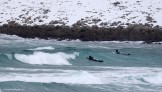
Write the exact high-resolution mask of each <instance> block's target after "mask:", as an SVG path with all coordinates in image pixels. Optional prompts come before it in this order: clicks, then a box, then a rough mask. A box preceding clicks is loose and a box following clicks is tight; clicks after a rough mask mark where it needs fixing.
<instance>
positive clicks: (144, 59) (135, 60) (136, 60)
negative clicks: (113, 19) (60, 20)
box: [0, 35, 162, 92]
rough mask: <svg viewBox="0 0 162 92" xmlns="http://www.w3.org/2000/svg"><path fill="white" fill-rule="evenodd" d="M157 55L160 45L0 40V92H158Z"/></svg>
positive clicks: (161, 71)
mask: <svg viewBox="0 0 162 92" xmlns="http://www.w3.org/2000/svg"><path fill="white" fill-rule="evenodd" d="M115 49H118V50H119V51H120V52H121V53H123V54H128V53H129V54H130V55H129V56H127V55H121V54H116V53H115ZM89 55H91V56H93V57H94V58H95V59H98V60H103V61H104V62H102V63H100V62H93V61H89V60H87V57H88V56H89ZM161 55H162V45H161V44H151V45H148V44H142V42H117V41H111V42H80V41H56V40H41V39H23V38H20V37H17V36H8V35H0V92H92V91H93V92H137V91H138V92H162V91H161V90H162V57H161Z"/></svg>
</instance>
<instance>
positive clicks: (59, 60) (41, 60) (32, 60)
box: [14, 52, 79, 65]
mask: <svg viewBox="0 0 162 92" xmlns="http://www.w3.org/2000/svg"><path fill="white" fill-rule="evenodd" d="M78 55H79V53H77V52H74V53H73V54H66V53H63V52H58V53H45V52H34V53H33V54H30V55H26V54H15V55H14V57H15V58H16V59H17V60H19V61H21V62H24V63H28V64H38V65H43V64H46V65H71V64H70V63H69V61H68V60H70V59H75V58H76V56H78Z"/></svg>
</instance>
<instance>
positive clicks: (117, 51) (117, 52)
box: [115, 50, 130, 56]
mask: <svg viewBox="0 0 162 92" xmlns="http://www.w3.org/2000/svg"><path fill="white" fill-rule="evenodd" d="M115 52H116V54H121V55H127V56H129V55H130V54H129V53H128V54H122V53H120V52H119V50H115Z"/></svg>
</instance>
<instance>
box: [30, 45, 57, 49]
mask: <svg viewBox="0 0 162 92" xmlns="http://www.w3.org/2000/svg"><path fill="white" fill-rule="evenodd" d="M54 49H55V48H53V47H52V46H46V47H37V48H33V49H28V50H54Z"/></svg>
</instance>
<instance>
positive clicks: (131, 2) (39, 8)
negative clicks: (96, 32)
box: [0, 0, 162, 27]
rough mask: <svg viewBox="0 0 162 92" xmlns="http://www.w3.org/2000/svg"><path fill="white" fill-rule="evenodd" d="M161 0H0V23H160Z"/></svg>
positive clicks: (124, 24)
mask: <svg viewBox="0 0 162 92" xmlns="http://www.w3.org/2000/svg"><path fill="white" fill-rule="evenodd" d="M161 15H162V1H161V0H102V1H101V0H1V1H0V24H1V25H3V24H6V23H8V22H9V21H16V22H17V23H19V24H21V25H23V24H27V25H42V24H46V25H48V24H50V25H68V26H71V25H73V24H75V23H78V24H80V25H86V26H87V25H88V26H92V25H97V26H100V27H110V26H111V27H116V26H119V25H120V26H127V25H129V24H139V23H142V24H145V23H148V24H152V25H154V26H155V25H160V26H161V25H162V19H161Z"/></svg>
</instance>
